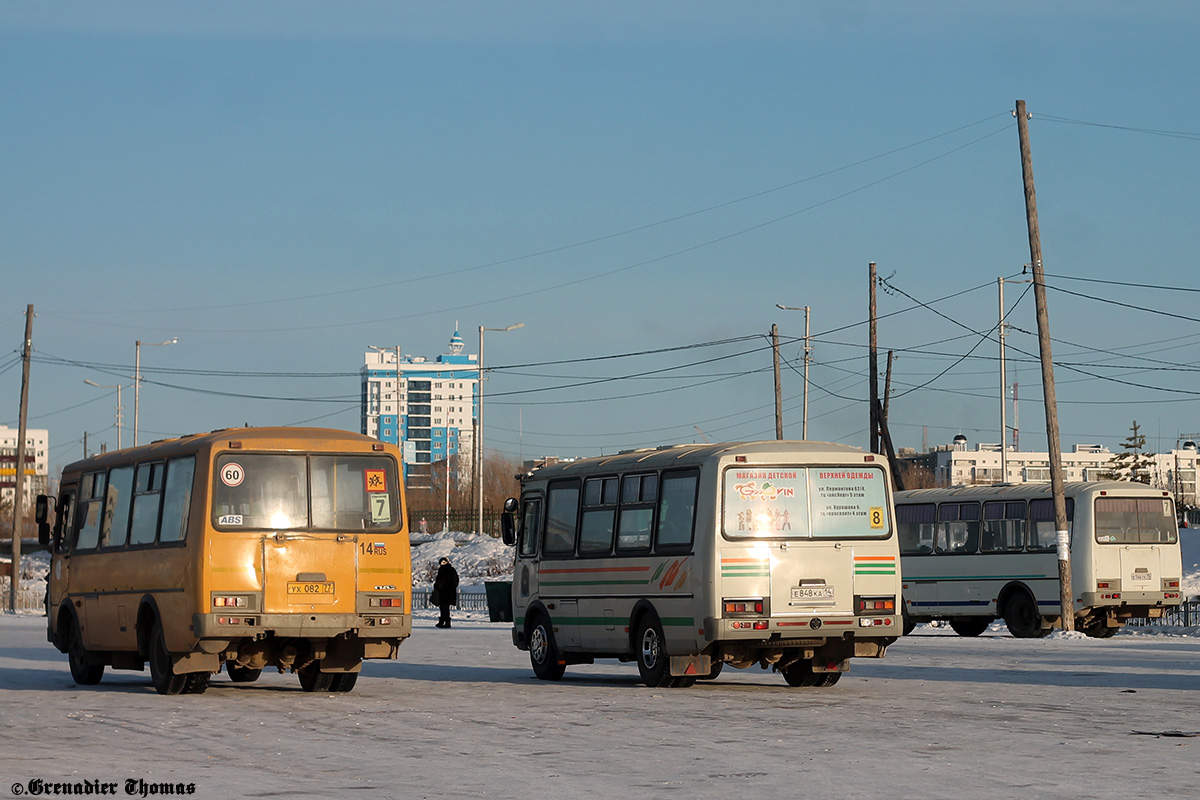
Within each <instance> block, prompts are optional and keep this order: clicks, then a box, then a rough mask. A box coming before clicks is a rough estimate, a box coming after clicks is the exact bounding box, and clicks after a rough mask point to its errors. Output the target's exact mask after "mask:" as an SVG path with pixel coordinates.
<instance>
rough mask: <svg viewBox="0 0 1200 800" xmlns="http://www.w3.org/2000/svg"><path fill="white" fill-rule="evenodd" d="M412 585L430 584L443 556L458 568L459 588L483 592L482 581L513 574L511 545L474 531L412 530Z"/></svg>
mask: <svg viewBox="0 0 1200 800" xmlns="http://www.w3.org/2000/svg"><path fill="white" fill-rule="evenodd" d="M409 541H410V542H411V543H412V572H413V587H414V588H416V589H423V588H426V586H427V585H432V584H433V578H434V576H435V575H436V574H437V566H438V559H440V558H441V557H442V556H446V557H447V558H449V559H450V563H451V564H452V565H453V566H454V568H455V569H456V570H458V579H459V583H460V586H461V591H483V582H484V581H510V580H512V573H513V548H511V547H508V546H507V545H505V544H504V542H502V541H500V540H499V539H496V538H494V537H492V536H480V535H479V534H476V533H461V532H457V531H450V532H449V533H413V534H410V536H409Z"/></svg>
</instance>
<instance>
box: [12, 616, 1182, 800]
mask: <svg viewBox="0 0 1200 800" xmlns="http://www.w3.org/2000/svg"><path fill="white" fill-rule="evenodd" d="M433 621H434V620H433V613H423V614H418V618H417V621H416V624H415V626H414V632H413V636H412V637H411V639H409V640H408V641H406V642H405V643H404V645H403V646H402V647H401V648H400V657H399V659H398V660H397V661H387V662H368V663H367V664H366V665H365V666H364V671H363V675H362V677H361V678H360V680H359V681H358V685H357V687H356V688H355V690H354V691H353V692H351V693H349V694H343V695H333V694H306V693H304V692H302V691H301V690H300V687H299V684H298V681H297V680H296V678H295V676H294V675H281V674H264V675H263V676H262V678H261V679H259V681H257V682H256V683H253V684H236V683H232V682H230V681H229V680H228V679H227V678H226V677H225V676H224V675H222V676H219V677H218V678H216V679H214V681H213V683H212V685H211V686H210V688H209V690H208V692H206V693H205V694H203V695H180V696H174V697H163V696H160V695H158V694H156V693H155V692H154V689H153V688H152V686H151V685H150V679H149V676H148V674H146V673H136V672H107V673H106V674H105V677H104V680H103V681H102V682H101V683H100V684H99V685H98V686H94V687H81V686H77V685H75V684H74V683H72V681H71V677H70V672H69V671H68V668H67V663H66V658H65V657H64V656H62V655H61V654H59V653H58V652H57V651H55V650H54V649H53V648H52V647H50V646H49V645H48V644H46V641H45V629H44V624H45V623H44V621H43V620H42V619H40V618H36V617H31V616H13V615H0V643H3V646H0V719H3V722H4V724H3V725H2V726H0V777H2V778H3V779H4V780H3V781H2V782H0V791H3V790H6V789H9V787H10V786H14V785H16V784H20V785H21V791H22V792H25V793H28V791H27V787H28V783H29V781H31V780H34V779H41V780H44V781H48V782H81V781H87V780H92V781H95V780H99V781H105V782H116V783H117V784H118V786H119V787H124V785H125V784H124V782H125V781H126V780H133V781H146V782H147V783H148V784H155V783H183V784H185V786H186V785H188V784H191V785H194V788H195V794H194V795H193V796H195V797H197V798H214V799H216V798H219V799H220V800H229V798H238V797H265V796H281V797H290V798H326V797H358V798H406V799H409V798H460V797H479V798H514V800H515V799H517V798H520V799H521V800H526V799H527V798H541V797H556V798H568V799H570V798H594V797H614V798H626V797H646V798H657V797H670V796H675V797H699V798H722V799H724V798H741V797H752V798H760V797H761V798H767V797H798V796H816V797H854V798H859V797H863V798H920V800H962V799H963V798H971V800H1011V798H1021V799H1022V800H1026V799H1029V800H1035V799H1037V798H1042V799H1044V800H1077V799H1078V798H1082V797H1088V798H1099V799H1101V800H1107V799H1108V798H1121V800H1128V798H1130V797H1180V798H1184V797H1195V796H1197V795H1196V787H1197V785H1198V783H1200V769H1198V767H1197V760H1196V748H1197V747H1200V738H1187V737H1183V736H1176V735H1175V734H1176V733H1180V734H1186V733H1192V732H1195V731H1200V692H1197V691H1196V687H1197V686H1200V639H1197V638H1180V637H1175V636H1164V635H1158V636H1138V635H1130V636H1119V637H1116V638H1114V639H1108V640H1094V639H1087V638H1084V637H1064V636H1057V637H1049V638H1047V639H1040V640H1029V639H1013V638H1011V637H1009V636H1007V635H1006V634H999V633H995V634H993V633H988V634H985V635H984V636H982V637H979V638H975V639H963V638H960V637H957V636H953V635H947V634H946V633H945V632H943V631H941V630H936V629H931V630H928V631H920V630H919V631H918V632H917V633H916V634H915V635H913V636H909V637H905V638H904V639H902V640H900V641H899V642H897V643H896V644H895V645H893V646H892V647H891V648H890V649H889V651H888V653H887V657H886V658H884V659H882V660H876V659H857V660H855V661H854V663H853V667H852V669H851V672H850V673H849V674H847V675H846V676H844V677H843V678H842V680H841V682H840V683H839V684H838V685H837V686H835V687H833V688H831V689H792V688H789V687H787V686H786V685H785V683H784V681H783V680H782V679H781V678H780V676H779V675H777V674H774V673H772V672H770V671H764V670H760V669H757V668H754V669H749V670H726V671H725V672H723V673H722V674H721V676H720V678H718V679H717V680H716V681H714V682H701V683H699V684H697V685H696V686H694V687H691V688H689V689H680V690H670V689H661V690H660V689H648V688H646V687H645V686H643V685H642V684H641V683H640V682H639V681H638V677H637V669H636V668H635V667H634V666H632V665H629V664H619V663H617V662H615V661H604V662H599V663H597V664H594V665H590V666H578V667H574V666H573V667H570V668H569V669H568V670H567V674H566V676H565V678H564V679H563V680H562V681H559V682H554V683H548V682H543V681H539V680H537V679H535V678H534V677H533V673H532V671H531V669H530V666H529V660H528V656H527V654H525V653H522V652H521V651H519V650H517V649H516V648H515V647H513V646H512V644H511V640H510V637H509V625H508V624H503V623H487V622H482V621H478V622H477V621H459V622H456V624H455V627H454V628H453V629H451V630H448V631H447V630H438V629H435V628H434V627H433ZM135 786H136V784H135ZM13 793H14V794H15V792H13ZM118 794H119V795H120V796H125V795H124V794H123V791H122V789H118Z"/></svg>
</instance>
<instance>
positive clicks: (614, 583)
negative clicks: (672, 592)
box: [541, 580, 649, 586]
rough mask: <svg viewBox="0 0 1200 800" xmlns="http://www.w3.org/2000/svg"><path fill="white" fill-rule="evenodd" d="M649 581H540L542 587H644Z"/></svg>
mask: <svg viewBox="0 0 1200 800" xmlns="http://www.w3.org/2000/svg"><path fill="white" fill-rule="evenodd" d="M647 583H649V581H646V580H640V581H542V582H541V584H542V586H645V585H646V584H647Z"/></svg>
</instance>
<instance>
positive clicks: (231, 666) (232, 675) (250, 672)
mask: <svg viewBox="0 0 1200 800" xmlns="http://www.w3.org/2000/svg"><path fill="white" fill-rule="evenodd" d="M225 671H226V672H228V673H229V680H231V681H233V682H234V683H254V682H255V681H256V680H258V676H259V675H262V670H261V669H252V668H251V667H239V666H238V665H237V662H236V661H226V662H225Z"/></svg>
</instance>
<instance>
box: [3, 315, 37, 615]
mask: <svg viewBox="0 0 1200 800" xmlns="http://www.w3.org/2000/svg"><path fill="white" fill-rule="evenodd" d="M32 351H33V303H30V304H29V305H27V306H26V307H25V341H24V343H23V345H22V347H21V409H20V412H19V414H20V421H19V422H18V423H17V474H16V488H15V492H14V494H13V524H12V577H11V578H9V579H8V609H9V611H10V612H11V613H13V614H15V613H17V595H18V593H19V592H20V589H21V534H22V532H23V530H24V527H25V526H24V524H23V523H24V521H25V429H26V421H27V420H28V418H29V358H30V354H31V352H32Z"/></svg>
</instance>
